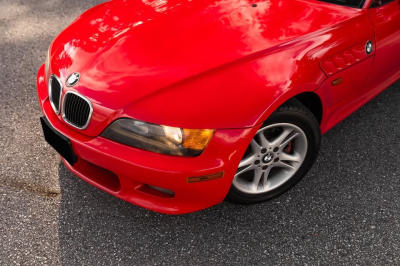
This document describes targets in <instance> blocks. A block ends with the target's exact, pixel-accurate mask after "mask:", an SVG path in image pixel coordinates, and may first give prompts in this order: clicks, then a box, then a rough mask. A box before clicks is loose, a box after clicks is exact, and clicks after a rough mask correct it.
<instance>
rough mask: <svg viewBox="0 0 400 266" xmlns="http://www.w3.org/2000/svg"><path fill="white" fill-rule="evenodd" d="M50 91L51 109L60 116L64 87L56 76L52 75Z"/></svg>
mask: <svg viewBox="0 0 400 266" xmlns="http://www.w3.org/2000/svg"><path fill="white" fill-rule="evenodd" d="M48 89H49V99H50V104H51V107H52V108H53V110H54V112H55V113H56V114H59V113H60V103H61V95H62V89H63V87H62V83H61V81H60V79H59V78H58V77H57V76H56V75H51V77H50V79H49V85H48Z"/></svg>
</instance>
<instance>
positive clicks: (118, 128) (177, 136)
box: [101, 118, 214, 156]
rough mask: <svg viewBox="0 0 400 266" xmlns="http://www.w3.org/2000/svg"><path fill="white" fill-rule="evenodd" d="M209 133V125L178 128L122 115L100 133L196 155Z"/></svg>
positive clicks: (147, 147)
mask: <svg viewBox="0 0 400 266" xmlns="http://www.w3.org/2000/svg"><path fill="white" fill-rule="evenodd" d="M213 134H214V130H211V129H182V128H177V127H169V126H162V125H156V124H151V123H146V122H142V121H138V120H134V119H128V118H122V119H118V120H116V121H114V122H113V123H112V124H111V125H110V126H109V127H108V128H107V129H106V130H105V131H104V132H103V133H102V134H101V136H102V137H105V138H108V139H111V140H114V141H116V142H120V143H123V144H126V145H129V146H132V147H136V148H139V149H143V150H148V151H153V152H157V153H163V154H169V155H179V156H197V155H200V154H201V153H202V152H203V150H204V149H205V148H206V146H207V144H208V143H209V141H210V140H211V137H212V136H213Z"/></svg>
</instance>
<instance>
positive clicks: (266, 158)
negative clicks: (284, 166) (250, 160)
mask: <svg viewBox="0 0 400 266" xmlns="http://www.w3.org/2000/svg"><path fill="white" fill-rule="evenodd" d="M273 159H274V154H273V153H270V152H269V153H267V154H266V155H265V156H264V159H263V161H264V163H270V162H271V161H272V160H273Z"/></svg>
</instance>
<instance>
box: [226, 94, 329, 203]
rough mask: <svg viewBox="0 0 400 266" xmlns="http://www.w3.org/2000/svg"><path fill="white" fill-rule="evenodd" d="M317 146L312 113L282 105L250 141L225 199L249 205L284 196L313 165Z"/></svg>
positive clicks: (294, 104) (295, 103) (294, 103)
mask: <svg viewBox="0 0 400 266" xmlns="http://www.w3.org/2000/svg"><path fill="white" fill-rule="evenodd" d="M320 142H321V132H320V128H319V123H318V121H317V120H316V118H315V117H314V116H313V115H312V113H311V112H310V111H309V110H308V109H307V108H306V107H305V106H304V105H303V104H301V103H300V102H299V101H297V100H295V99H292V100H290V101H288V102H287V103H285V104H283V105H282V106H281V107H279V108H278V110H277V111H275V112H274V113H273V114H272V115H271V116H270V117H269V118H268V119H267V121H265V123H264V124H263V126H262V127H261V128H260V130H258V131H257V133H256V135H255V136H254V138H253V139H252V141H251V143H250V145H249V147H248V148H247V150H246V152H245V154H244V156H243V159H242V160H241V162H240V164H239V166H238V170H237V172H236V175H235V177H234V179H233V182H232V186H231V189H230V191H229V193H228V196H227V199H228V200H229V201H232V202H234V203H239V204H252V203H258V202H263V201H266V200H269V199H272V198H275V197H277V196H279V195H281V194H283V193H285V192H286V191H287V190H289V189H290V188H292V187H293V186H294V185H296V184H297V183H298V182H299V181H300V180H301V179H302V178H303V177H304V176H305V175H306V174H307V172H308V171H309V169H310V168H311V166H312V165H313V164H314V162H315V160H316V158H317V156H318V152H319V149H320Z"/></svg>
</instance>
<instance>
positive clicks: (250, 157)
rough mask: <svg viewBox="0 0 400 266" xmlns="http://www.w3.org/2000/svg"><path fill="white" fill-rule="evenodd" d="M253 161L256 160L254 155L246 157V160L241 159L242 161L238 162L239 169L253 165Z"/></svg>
mask: <svg viewBox="0 0 400 266" xmlns="http://www.w3.org/2000/svg"><path fill="white" fill-rule="evenodd" d="M255 159H256V156H255V155H254V154H253V155H251V156H249V157H247V158H246V159H243V160H242V161H240V164H239V168H241V167H243V166H246V165H250V164H253V163H254V161H255Z"/></svg>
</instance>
